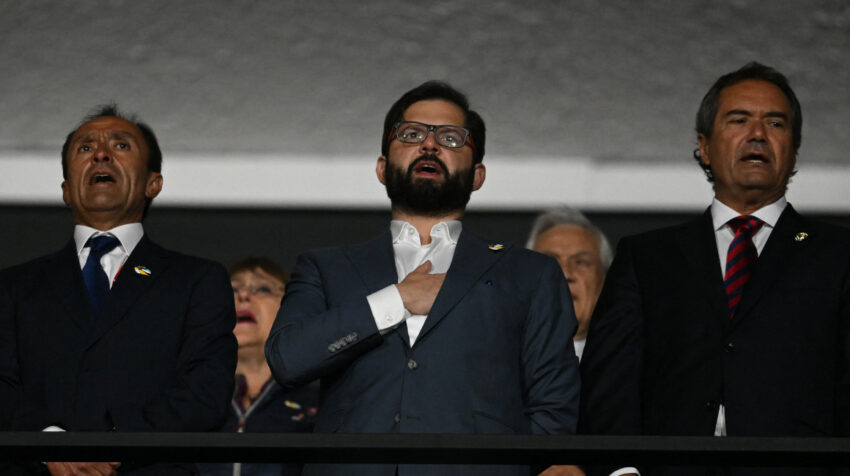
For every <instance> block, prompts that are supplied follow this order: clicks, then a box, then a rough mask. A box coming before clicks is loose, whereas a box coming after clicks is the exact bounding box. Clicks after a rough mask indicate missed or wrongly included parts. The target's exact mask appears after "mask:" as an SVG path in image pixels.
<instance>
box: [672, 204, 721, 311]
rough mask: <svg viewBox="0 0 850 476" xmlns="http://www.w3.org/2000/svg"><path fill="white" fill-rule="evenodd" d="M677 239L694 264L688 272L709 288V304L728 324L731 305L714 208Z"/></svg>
mask: <svg viewBox="0 0 850 476" xmlns="http://www.w3.org/2000/svg"><path fill="white" fill-rule="evenodd" d="M676 241H677V243H678V246H679V249H680V251H681V252H682V254H683V255H684V256H685V260H686V261H687V263H688V266H689V267H690V268H691V270H690V272H689V273H687V274H686V276H691V277H692V278H693V279H694V280H696V282H697V286H699V288H700V289H704V290H705V291H706V293H705V294H706V298H707V299H708V303H709V305H710V306H711V308H712V309H714V310H715V311H716V313H717V315H718V316H719V317H720V318H721V320H720V323H722V324H723V325H725V324H726V322H727V321H728V320H729V308H728V305H727V302H726V291H725V290H724V288H723V275H722V273H721V272H720V259H719V257H718V255H717V240H716V239H715V237H714V225H713V224H712V221H711V210H710V209H708V210H706V211H705V213H703V215H702V216H701V217H699V218H698V219H696V220H694V221H692V222H691V223H689V224H687V225H686V226H685V227H684V228H682V229H681V230H680V231H679V233H678V234H677V237H676Z"/></svg>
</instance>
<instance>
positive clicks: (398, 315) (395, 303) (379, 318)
mask: <svg viewBox="0 0 850 476" xmlns="http://www.w3.org/2000/svg"><path fill="white" fill-rule="evenodd" d="M366 301H368V302H369V309H371V310H372V317H373V318H374V319H375V325H376V326H378V330H379V331H381V334H385V333H387V332H389V331H390V330H392V329H393V328H394V327H396V326H397V325H399V324H401V323H402V321H404V320H405V319H407V318H408V317H410V312H409V311H408V310H407V309H405V308H404V302H403V301H402V300H401V294H400V293H399V292H398V288H397V287H396V286H395V284H391V285H389V286H387V287H385V288H384V289H381V290H380V291H375V292H374V293H372V294H370V295H368V296H366Z"/></svg>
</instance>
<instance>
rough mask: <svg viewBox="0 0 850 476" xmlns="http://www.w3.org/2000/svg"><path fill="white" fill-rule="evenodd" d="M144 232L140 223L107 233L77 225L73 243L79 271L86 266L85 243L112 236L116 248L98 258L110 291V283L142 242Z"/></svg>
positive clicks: (88, 250) (123, 226) (87, 252)
mask: <svg viewBox="0 0 850 476" xmlns="http://www.w3.org/2000/svg"><path fill="white" fill-rule="evenodd" d="M144 234H145V230H144V229H143V228H142V224H141V223H128V224H126V225H121V226H116V227H115V228H113V229H111V230H108V231H100V230H96V229H94V228H92V227H89V226H85V225H77V226H75V227H74V243H75V244H76V245H77V256H78V257H79V258H80V269H82V268H83V266H85V265H86V260H87V259H88V258H89V252H91V249H90V248H89V247H87V246H86V242H87V241H89V238H91V237H93V236H101V235H112V236H114V237H115V238H117V239H118V246H116V247H115V248H114V249H113V250H112V251H110V252H109V253H106V254H105V255H103V257H102V258H100V266H101V267H102V268H103V271H104V272H106V276H107V277H108V278H109V289H112V283H114V282H115V278H116V277H117V276H118V272H119V271H121V267H122V266H124V262H126V261H127V258H129V257H130V253H132V252H133V250H134V249H135V248H136V245H138V244H139V241H141V240H142V236H144Z"/></svg>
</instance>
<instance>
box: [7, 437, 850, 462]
mask: <svg viewBox="0 0 850 476" xmlns="http://www.w3.org/2000/svg"><path fill="white" fill-rule="evenodd" d="M3 460H19V461H24V460H30V461H134V462H139V463H145V462H174V461H195V462H229V461H241V462H291V463H316V462H325V463H464V464H530V465H539V464H541V463H545V464H568V463H569V464H594V463H606V464H622V465H665V466H783V467H805V466H833V467H836V466H848V467H850V438H749V437H748V438H743V437H728V438H716V437H672V436H536V435H519V436H516V435H438V434H293V433H243V434H236V433H94V432H92V433H88V432H69V433H40V432H14V433H13V432H0V461H3Z"/></svg>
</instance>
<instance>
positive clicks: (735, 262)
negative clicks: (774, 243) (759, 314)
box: [723, 215, 764, 319]
mask: <svg viewBox="0 0 850 476" xmlns="http://www.w3.org/2000/svg"><path fill="white" fill-rule="evenodd" d="M763 224H764V222H763V221H761V220H759V219H758V218H756V217H754V216H750V215H747V216H739V217H737V218H733V219H731V220H729V227H730V228H732V231H734V232H735V238H733V239H732V243H731V244H730V245H729V251H728V252H727V253H726V274H725V275H724V276H723V284H724V286H725V287H726V298H727V300H728V303H729V318H730V319H731V318H733V317H735V309H737V308H738V303H739V302H741V296H742V295H743V292H744V286H745V285H746V284H747V281H749V280H750V274H752V271H753V265H755V262H756V258H758V252H757V251H756V246H755V245H754V244H753V235H755V234H756V233H757V232H758V231H759V228H761V226H762V225H763Z"/></svg>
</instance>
